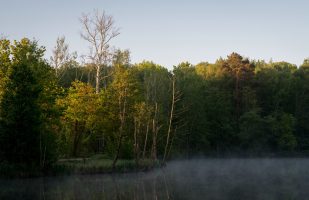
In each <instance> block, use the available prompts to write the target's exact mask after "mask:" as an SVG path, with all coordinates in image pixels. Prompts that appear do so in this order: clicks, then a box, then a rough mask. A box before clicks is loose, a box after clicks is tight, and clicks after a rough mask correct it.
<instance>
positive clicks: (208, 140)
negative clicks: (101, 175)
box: [0, 13, 309, 168]
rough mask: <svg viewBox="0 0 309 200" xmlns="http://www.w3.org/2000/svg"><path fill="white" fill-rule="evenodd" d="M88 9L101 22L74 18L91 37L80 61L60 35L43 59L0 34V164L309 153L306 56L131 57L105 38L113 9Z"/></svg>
mask: <svg viewBox="0 0 309 200" xmlns="http://www.w3.org/2000/svg"><path fill="white" fill-rule="evenodd" d="M100 16H101V18H100ZM96 17H97V18H95V19H97V21H98V22H102V23H103V24H101V25H104V26H102V27H100V26H99V25H100V23H98V24H96V25H95V26H93V24H91V23H92V22H93V21H92V20H89V16H87V15H84V16H83V17H82V18H81V23H82V25H83V27H84V30H86V31H85V32H83V33H82V35H81V36H82V38H83V39H85V40H86V41H87V42H89V44H90V45H92V46H93V48H92V49H91V51H90V53H89V55H87V56H86V57H87V58H85V57H84V58H85V59H84V61H78V59H77V58H78V56H77V53H76V52H73V53H72V52H69V46H68V44H67V43H66V41H65V38H64V37H61V38H58V39H57V42H56V45H55V48H54V50H53V54H52V56H51V58H50V59H46V58H45V57H44V54H45V48H44V47H42V46H40V45H39V44H38V42H37V41H35V40H29V39H27V38H24V39H21V40H20V41H10V40H8V39H5V38H3V39H1V40H0V162H1V163H14V164H26V165H31V166H40V167H42V168H45V167H47V166H50V165H51V164H53V163H54V162H56V161H57V160H58V159H60V158H70V157H87V156H90V155H94V154H98V153H100V154H104V155H106V156H108V157H109V158H110V159H112V160H113V166H115V164H116V163H117V160H118V159H132V160H135V161H136V163H138V162H139V160H142V159H150V160H153V161H157V160H161V161H162V162H163V163H164V162H165V161H166V160H168V159H170V158H179V157H186V158H190V157H194V156H197V155H198V156H202V155H204V156H205V155H208V156H226V155H246V156H261V155H269V154H276V155H280V154H282V153H283V154H286V153H287V154H294V153H301V154H303V155H306V153H308V152H309V59H305V60H304V62H303V64H302V65H301V66H296V65H294V64H291V63H287V62H273V61H269V62H265V61H263V60H250V59H248V58H246V57H243V56H241V55H239V54H238V53H231V54H230V55H228V56H227V57H226V58H219V59H218V60H217V61H216V62H215V63H208V62H201V63H199V64H196V65H193V64H190V63H188V62H183V63H180V64H178V65H176V66H174V67H173V69H172V70H168V69H167V68H165V67H163V66H160V65H158V64H155V63H153V62H152V61H144V62H141V63H137V64H132V63H131V62H130V52H129V50H119V49H118V50H114V49H112V48H111V47H110V45H109V41H110V40H111V39H113V38H114V37H116V36H117V35H118V34H119V32H118V29H115V28H114V27H113V21H112V18H111V17H110V16H106V15H104V13H103V15H99V14H97V15H96ZM100 20H101V21H100ZM92 30H93V31H92ZM100 31H101V32H100Z"/></svg>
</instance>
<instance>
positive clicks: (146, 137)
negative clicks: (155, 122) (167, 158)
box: [143, 121, 149, 159]
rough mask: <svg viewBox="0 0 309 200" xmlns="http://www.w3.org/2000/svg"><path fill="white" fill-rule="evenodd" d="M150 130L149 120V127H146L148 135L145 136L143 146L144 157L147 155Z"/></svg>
mask: <svg viewBox="0 0 309 200" xmlns="http://www.w3.org/2000/svg"><path fill="white" fill-rule="evenodd" d="M148 132H149V121H148V122H147V127H146V136H145V141H144V148H143V159H145V157H146V148H147V142H148Z"/></svg>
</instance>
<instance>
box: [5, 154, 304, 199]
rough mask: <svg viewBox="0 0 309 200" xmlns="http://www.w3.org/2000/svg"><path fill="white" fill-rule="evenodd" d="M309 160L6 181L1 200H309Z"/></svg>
mask: <svg viewBox="0 0 309 200" xmlns="http://www.w3.org/2000/svg"><path fill="white" fill-rule="evenodd" d="M308 198H309V159H300V158H291V159H199V160H188V161H172V162H170V163H168V165H167V167H165V168H164V169H157V170H155V171H152V172H147V173H130V174H117V175H79V176H65V177H49V178H36V179H25V180H1V181H0V199H31V200H32V199H44V200H45V199H52V200H54V199H57V200H58V199H66V200H69V199H106V200H113V199H117V200H124V199H136V200H141V199H146V200H151V199H159V200H161V199H203V200H204V199H237V200H241V199H249V200H255V199H278V200H279V199H280V200H282V199H283V200H284V199H308Z"/></svg>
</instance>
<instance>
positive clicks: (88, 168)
mask: <svg viewBox="0 0 309 200" xmlns="http://www.w3.org/2000/svg"><path fill="white" fill-rule="evenodd" d="M112 163H113V160H112V159H110V158H108V157H106V156H104V155H94V156H91V157H87V158H68V159H60V160H58V161H57V162H56V163H55V164H54V165H52V166H50V167H49V168H48V169H46V170H43V171H42V170H40V169H39V168H38V167H29V166H27V167H25V166H22V165H12V164H8V163H0V178H27V177H39V176H58V175H71V174H98V173H127V172H136V171H147V170H151V169H153V168H155V167H158V166H159V162H153V161H152V160H150V159H145V160H139V163H138V165H136V162H135V160H133V159H132V160H123V159H120V160H118V161H117V163H116V166H115V168H113V167H112Z"/></svg>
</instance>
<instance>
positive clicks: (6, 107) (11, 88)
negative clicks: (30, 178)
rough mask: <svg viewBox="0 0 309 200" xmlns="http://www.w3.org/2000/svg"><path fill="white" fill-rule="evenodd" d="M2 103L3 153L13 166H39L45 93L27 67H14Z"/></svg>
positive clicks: (16, 65)
mask: <svg viewBox="0 0 309 200" xmlns="http://www.w3.org/2000/svg"><path fill="white" fill-rule="evenodd" d="M9 80H10V81H9V82H8V83H7V85H6V89H5V91H4V95H3V99H2V101H1V115H0V116H1V121H0V126H1V129H0V130H1V133H0V136H1V137H0V138H1V139H0V141H1V152H2V153H3V158H4V160H7V161H9V162H12V163H22V164H37V165H39V163H40V153H41V152H40V128H41V124H42V120H41V109H40V107H39V104H38V97H39V94H40V92H41V90H42V88H41V87H40V85H38V83H37V81H36V79H35V77H34V76H33V73H32V71H31V69H29V67H28V66H27V65H26V64H14V65H13V66H12V71H11V74H10V75H9Z"/></svg>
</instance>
